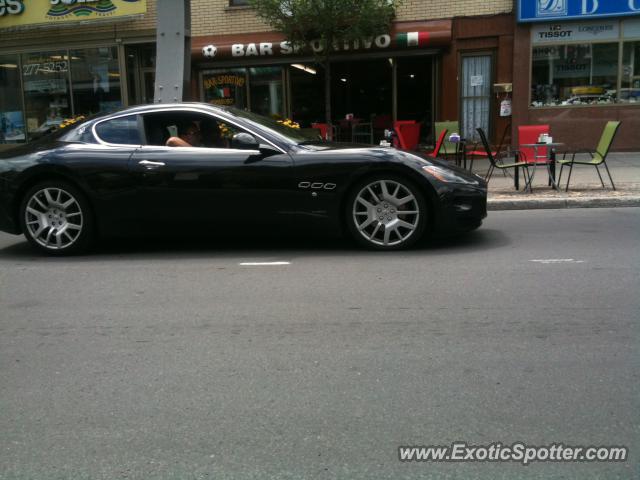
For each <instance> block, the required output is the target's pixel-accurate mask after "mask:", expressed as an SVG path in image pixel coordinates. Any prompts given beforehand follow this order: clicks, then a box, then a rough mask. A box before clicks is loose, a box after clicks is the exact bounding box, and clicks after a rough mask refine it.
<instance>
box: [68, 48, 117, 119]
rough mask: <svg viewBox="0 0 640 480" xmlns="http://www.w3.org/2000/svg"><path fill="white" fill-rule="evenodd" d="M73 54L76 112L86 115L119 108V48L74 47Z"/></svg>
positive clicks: (74, 104)
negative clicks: (81, 48)
mask: <svg viewBox="0 0 640 480" xmlns="http://www.w3.org/2000/svg"><path fill="white" fill-rule="evenodd" d="M70 56H71V82H72V86H73V106H74V114H75V115H87V114H91V113H98V112H105V111H110V110H115V109H117V108H120V107H121V106H122V101H121V96H120V69H119V67H118V53H117V49H116V48H115V47H100V48H88V49H85V50H71V52H70Z"/></svg>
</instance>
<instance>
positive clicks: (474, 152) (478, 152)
mask: <svg viewBox="0 0 640 480" xmlns="http://www.w3.org/2000/svg"><path fill="white" fill-rule="evenodd" d="M510 131H511V123H508V124H507V125H506V126H505V127H504V130H503V132H502V137H501V138H500V143H498V145H497V146H496V147H495V148H493V145H491V153H492V154H493V158H496V157H499V156H500V155H501V154H502V149H503V148H506V147H507V144H506V142H505V141H506V139H507V135H509V132H510ZM478 147H479V145H478V144H477V143H476V144H475V145H474V146H473V148H472V149H471V150H469V151H467V157H471V163H470V165H469V171H471V172H473V161H474V160H475V159H476V158H478V157H479V158H487V151H486V150H484V148H482V149H480V148H478ZM502 173H503V174H506V173H505V172H504V171H503V172H502Z"/></svg>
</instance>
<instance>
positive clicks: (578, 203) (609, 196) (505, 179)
mask: <svg viewBox="0 0 640 480" xmlns="http://www.w3.org/2000/svg"><path fill="white" fill-rule="evenodd" d="M559 158H560V157H559ZM589 158H590V157H589V155H588V154H583V155H582V156H581V159H589ZM488 165H489V162H488V160H486V159H483V160H478V159H476V160H475V161H474V164H473V171H474V172H475V173H477V174H478V175H481V176H484V174H485V173H486V171H487V169H488ZM607 165H608V166H609V171H610V172H611V176H612V177H613V182H614V183H615V185H616V190H615V191H614V190H612V188H611V184H610V183H609V177H608V176H607V174H606V170H605V169H604V167H599V168H600V173H601V175H602V178H603V180H604V183H605V186H606V188H604V189H603V188H602V184H601V183H600V179H599V178H598V174H597V172H596V169H595V167H592V166H587V165H576V166H574V168H573V173H572V174H571V184H570V185H569V191H568V192H565V191H564V188H565V186H566V183H567V182H566V180H567V176H568V173H569V172H568V169H567V168H566V167H565V169H564V172H563V173H562V185H561V189H560V191H556V190H554V189H553V188H551V187H549V186H548V185H547V178H548V176H547V170H546V168H545V167H544V166H537V167H535V168H536V171H535V175H534V178H533V192H531V193H529V192H528V191H527V192H524V191H523V190H522V189H523V188H524V183H525V182H524V179H523V177H522V172H520V190H519V191H517V190H515V188H514V182H513V169H509V170H507V171H506V172H507V176H504V175H503V173H502V171H499V170H495V171H494V173H493V176H492V177H491V180H490V181H489V199H488V209H489V210H521V209H536V208H588V207H592V208H595V207H634V206H640V152H639V153H626V152H625V153H610V154H609V156H608V158H607ZM559 174H560V167H559V166H558V168H557V170H556V177H557V176H558V175H559Z"/></svg>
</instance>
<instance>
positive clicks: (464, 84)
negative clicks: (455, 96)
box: [460, 54, 493, 140]
mask: <svg viewBox="0 0 640 480" xmlns="http://www.w3.org/2000/svg"><path fill="white" fill-rule="evenodd" d="M461 63H462V68H461V70H462V75H461V77H462V78H461V88H460V107H461V115H460V118H461V125H460V127H461V130H462V134H463V136H464V138H467V139H473V140H478V138H479V137H478V133H477V132H476V128H482V129H483V130H484V131H485V132H487V134H488V135H491V85H492V83H493V78H492V72H493V55H491V54H488V55H465V56H463V57H462V62H461Z"/></svg>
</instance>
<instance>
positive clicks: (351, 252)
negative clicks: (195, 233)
mask: <svg viewBox="0 0 640 480" xmlns="http://www.w3.org/2000/svg"><path fill="white" fill-rule="evenodd" d="M15 238H16V240H18V237H15ZM508 243H509V239H508V237H507V236H506V235H505V234H504V233H503V232H501V231H499V230H492V229H479V230H476V231H473V232H470V233H466V234H461V235H457V236H455V237H446V238H432V239H428V240H426V241H422V242H420V243H419V244H418V245H417V246H415V247H413V248H411V249H409V250H405V251H402V252H380V251H375V250H368V249H363V248H361V247H359V246H358V245H356V244H355V243H354V242H353V241H351V240H350V239H346V238H322V237H311V236H306V237H302V236H300V237H282V238H273V237H259V236H255V237H252V238H224V239H220V238H215V239H213V238H201V237H200V238H192V237H174V238H159V237H133V238H126V239H125V238H117V239H101V240H100V241H99V242H98V243H97V244H96V245H95V247H94V248H93V249H92V250H91V251H89V252H87V253H85V254H82V255H75V256H71V257H55V256H48V255H46V254H44V253H40V252H38V251H36V250H35V249H34V248H33V247H31V245H29V244H28V243H27V241H26V240H24V239H23V238H22V239H21V240H18V241H17V242H16V243H13V244H10V245H7V246H6V247H4V248H2V247H0V259H2V260H21V261H24V260H38V261H42V260H43V259H48V260H51V261H65V262H70V261H71V262H83V261H113V260H136V259H176V258H185V259H190V258H225V257H237V256H261V257H264V256H273V257H284V256H286V257H292V256H293V257H299V256H314V257H319V256H328V257H336V256H338V257H339V256H363V257H371V256H376V255H384V256H387V255H398V254H401V255H409V256H424V255H425V254H426V255H444V254H447V255H448V254H451V253H462V252H467V251H468V252H474V253H478V252H481V251H484V250H490V249H494V248H499V247H502V246H504V245H506V244H508Z"/></svg>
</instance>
